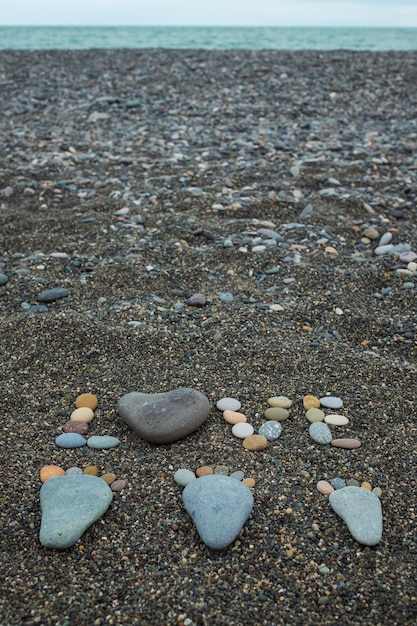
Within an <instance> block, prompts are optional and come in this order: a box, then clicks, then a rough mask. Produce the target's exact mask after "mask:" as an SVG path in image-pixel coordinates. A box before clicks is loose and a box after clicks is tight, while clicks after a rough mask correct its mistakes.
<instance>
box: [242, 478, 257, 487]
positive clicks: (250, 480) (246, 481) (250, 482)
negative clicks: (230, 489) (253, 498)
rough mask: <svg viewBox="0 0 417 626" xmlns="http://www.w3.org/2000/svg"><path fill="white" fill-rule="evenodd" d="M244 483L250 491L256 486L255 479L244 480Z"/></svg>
mask: <svg viewBox="0 0 417 626" xmlns="http://www.w3.org/2000/svg"><path fill="white" fill-rule="evenodd" d="M242 483H243V484H244V485H246V487H249V489H253V488H254V486H255V484H256V483H255V480H254V479H253V478H244V479H243V480H242Z"/></svg>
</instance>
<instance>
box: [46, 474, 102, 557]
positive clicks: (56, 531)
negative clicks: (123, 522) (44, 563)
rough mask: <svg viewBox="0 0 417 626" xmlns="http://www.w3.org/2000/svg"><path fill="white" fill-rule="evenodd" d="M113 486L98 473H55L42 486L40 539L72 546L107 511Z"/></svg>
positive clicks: (51, 544)
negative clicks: (67, 474) (91, 474)
mask: <svg viewBox="0 0 417 626" xmlns="http://www.w3.org/2000/svg"><path fill="white" fill-rule="evenodd" d="M112 498H113V493H112V491H111V489H110V487H109V486H108V485H107V484H106V483H105V482H104V480H101V478H97V477H96V476H88V475H87V474H81V475H80V474H76V475H72V476H71V475H70V476H55V477H54V478H50V479H49V480H48V481H47V482H46V483H44V484H43V485H42V488H41V494H40V500H41V509H42V520H41V528H40V533H39V539H40V542H41V544H42V545H43V546H45V547H47V548H69V547H70V546H72V545H74V543H75V542H76V541H77V540H78V539H79V538H80V537H81V535H82V534H83V532H84V531H85V530H87V528H88V527H89V526H91V524H94V522H95V521H97V520H98V519H100V517H102V515H104V513H105V512H106V511H107V509H108V507H109V505H110V503H111V501H112Z"/></svg>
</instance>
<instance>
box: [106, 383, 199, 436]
mask: <svg viewBox="0 0 417 626" xmlns="http://www.w3.org/2000/svg"><path fill="white" fill-rule="evenodd" d="M117 409H118V412H119V415H120V416H121V417H122V418H123V419H124V421H125V422H126V424H128V425H129V426H130V427H131V428H132V429H133V430H134V431H135V432H136V433H137V434H138V435H139V436H140V437H141V438H142V439H144V440H145V441H149V442H151V443H159V444H164V443H171V442H172V441H177V440H178V439H182V438H183V437H185V436H186V435H189V434H190V433H192V432H193V431H194V430H197V428H198V427H199V426H201V424H202V423H203V422H204V421H205V419H206V418H207V416H208V414H209V413H210V403H209V401H208V399H207V397H206V396H205V395H204V394H202V393H201V392H200V391H197V390H196V389H190V388H189V387H180V388H179V389H173V390H171V391H166V392H164V393H141V392H139V391H132V392H131V393H127V394H125V395H124V396H122V397H121V398H120V400H119V402H118V405H117Z"/></svg>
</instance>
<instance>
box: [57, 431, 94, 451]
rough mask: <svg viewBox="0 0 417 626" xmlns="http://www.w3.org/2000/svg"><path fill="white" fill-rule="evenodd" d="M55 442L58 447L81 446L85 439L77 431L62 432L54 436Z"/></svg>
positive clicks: (83, 444) (85, 441)
mask: <svg viewBox="0 0 417 626" xmlns="http://www.w3.org/2000/svg"><path fill="white" fill-rule="evenodd" d="M55 443H56V445H57V446H59V447H60V448H81V446H85V444H86V443H87V440H86V439H85V438H84V437H83V436H82V435H79V434H78V433H62V435H58V437H56V438H55Z"/></svg>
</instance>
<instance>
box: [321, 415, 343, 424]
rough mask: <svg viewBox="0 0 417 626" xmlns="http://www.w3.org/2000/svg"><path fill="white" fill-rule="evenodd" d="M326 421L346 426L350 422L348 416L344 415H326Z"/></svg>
mask: <svg viewBox="0 0 417 626" xmlns="http://www.w3.org/2000/svg"><path fill="white" fill-rule="evenodd" d="M324 421H325V422H326V424H331V425H332V426H346V424H349V420H348V418H347V417H345V416H344V415H326V417H325V418H324Z"/></svg>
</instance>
